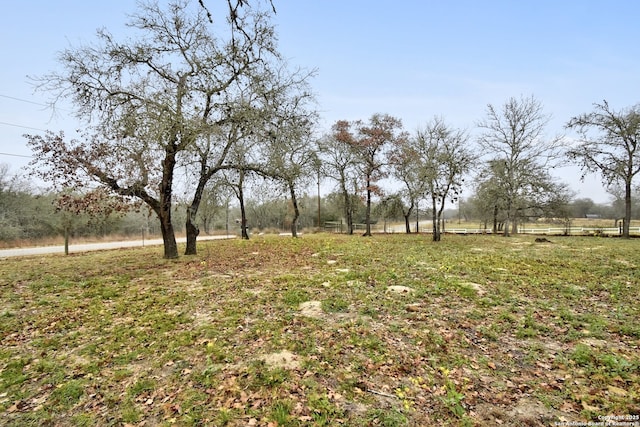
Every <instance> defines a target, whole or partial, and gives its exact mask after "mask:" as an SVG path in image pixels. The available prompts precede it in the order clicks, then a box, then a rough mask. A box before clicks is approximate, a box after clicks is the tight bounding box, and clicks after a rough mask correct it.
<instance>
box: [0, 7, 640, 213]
mask: <svg viewBox="0 0 640 427" xmlns="http://www.w3.org/2000/svg"><path fill="white" fill-rule="evenodd" d="M194 1H195V0H194ZM221 1H222V0H205V2H206V3H207V4H209V5H213V4H214V3H220V2H221ZM273 1H274V5H275V7H276V9H277V15H276V17H275V23H276V25H277V30H278V35H279V40H280V50H281V52H282V53H283V54H284V56H285V57H287V58H289V61H290V63H291V65H299V66H302V67H306V68H317V69H318V75H317V77H316V78H315V80H314V81H313V87H314V90H315V92H316V93H317V95H318V101H319V108H320V110H321V114H322V117H323V125H324V126H325V127H326V128H328V127H329V126H330V125H331V124H332V123H333V122H335V121H336V120H339V119H367V118H368V117H370V116H371V115H372V114H373V113H376V112H380V113H389V114H391V115H394V116H397V117H399V118H401V119H402V120H403V122H404V126H405V129H406V130H408V131H410V132H413V131H414V130H415V129H417V128H418V127H420V126H423V125H424V124H425V123H426V122H427V121H428V120H429V119H430V118H432V117H433V116H434V115H438V116H442V117H443V118H444V119H445V120H446V121H447V122H449V123H450V124H451V125H453V126H457V127H460V128H465V129H467V130H468V131H469V132H470V133H471V134H473V133H474V132H475V129H474V128H475V123H476V122H477V121H478V120H480V119H482V118H483V117H484V114H485V109H486V105H487V104H488V103H491V104H494V105H499V104H501V103H503V102H504V101H505V100H506V99H507V98H509V97H511V96H516V97H519V96H520V95H525V96H529V95H534V96H535V97H536V98H537V99H538V100H540V101H541V102H542V103H543V105H544V106H545V111H546V112H547V113H548V114H551V115H552V116H553V119H552V121H551V123H550V125H549V127H548V129H547V130H548V133H549V135H554V134H557V133H564V132H565V131H564V129H563V125H564V123H565V122H566V121H567V120H568V119H569V118H570V117H571V116H573V115H576V114H579V113H582V112H587V111H590V110H591V108H592V103H594V102H600V101H602V100H603V99H606V100H607V101H609V103H610V104H611V105H612V106H613V107H614V108H624V107H629V106H631V105H634V104H637V103H639V102H640V24H639V23H640V2H638V1H635V0H610V1H607V2H605V1H602V0H600V1H594V0H553V1H550V0H531V1H528V0H511V1H506V0H502V1H498V0H495V1H493V0H482V1H480V0H474V1H473V0H468V1H455V0H452V1H446V2H445V1H431V0H406V1H397V0H396V1H390V0H389V1H374V0H273ZM134 11H135V2H134V1H123V0H111V1H109V2H88V1H80V0H56V1H50V0H46V1H45V0H32V1H24V2H5V4H4V5H3V11H2V15H1V16H0V40H2V49H1V50H0V54H1V55H2V61H1V63H2V64H3V66H2V67H1V68H0V77H1V78H0V152H2V153H9V154H17V155H29V154H30V153H29V151H28V149H27V147H26V145H25V143H24V139H23V138H22V136H21V135H22V134H23V133H25V132H38V131H37V130H36V129H51V130H59V129H64V130H65V131H66V132H67V133H71V132H72V131H73V130H74V129H75V128H76V127H77V125H76V123H75V122H74V121H73V120H72V119H70V118H69V117H68V114H69V112H68V111H64V110H63V111H59V112H58V115H57V116H54V117H53V118H52V117H51V113H50V112H49V111H47V110H43V107H42V106H40V105H36V104H38V103H44V102H45V101H46V96H45V94H42V93H35V94H34V92H33V87H32V86H31V84H30V83H29V81H28V79H27V78H26V76H27V75H34V76H38V75H42V74H44V73H46V72H48V71H50V70H53V69H55V68H56V67H57V63H56V61H55V57H56V52H58V51H60V50H62V49H64V48H66V47H68V46H69V44H73V45H78V44H80V43H83V42H90V41H92V40H94V35H95V30H96V29H97V28H99V27H105V28H107V29H109V30H110V31H111V32H112V33H114V34H116V35H117V34H118V33H120V32H121V31H122V28H123V23H124V22H125V21H126V19H127V18H126V14H127V13H131V12H134ZM12 98H18V99H20V100H26V101H30V102H33V103H36V104H32V103H28V102H24V101H19V100H16V99H12ZM18 126H24V127H28V128H34V129H26V128H23V127H18ZM27 161H28V159H26V158H22V157H15V156H7V155H6V154H2V155H0V162H2V163H9V164H11V165H12V170H13V171H14V173H17V171H18V168H19V166H20V165H23V164H25V163H26V162H27ZM561 173H562V179H563V180H565V181H566V182H569V183H570V184H572V185H576V186H577V185H578V181H577V171H576V170H575V169H573V170H570V169H566V170H563V171H561ZM579 190H580V196H582V197H591V198H593V199H594V200H596V201H602V202H603V201H606V200H607V195H606V194H605V193H604V192H603V191H602V190H601V188H600V185H599V180H598V179H597V178H596V177H592V178H590V179H588V180H587V182H586V183H585V184H582V185H580V188H579Z"/></svg>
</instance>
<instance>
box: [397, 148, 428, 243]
mask: <svg viewBox="0 0 640 427" xmlns="http://www.w3.org/2000/svg"><path fill="white" fill-rule="evenodd" d="M414 142H415V141H414V140H412V139H410V138H400V139H398V140H397V141H396V143H395V145H394V147H393V149H392V150H391V151H390V152H389V163H390V165H391V170H392V173H393V175H394V177H395V178H396V179H398V180H399V181H400V182H401V183H402V185H403V187H404V188H403V190H402V191H401V192H399V193H398V194H397V195H396V196H397V197H396V198H397V200H398V201H399V202H400V205H401V207H402V216H403V217H404V225H405V232H406V233H407V234H409V233H411V225H410V217H411V213H412V212H413V209H414V208H416V207H417V206H418V201H419V200H420V199H421V198H422V197H424V194H425V191H426V189H425V185H426V181H425V180H424V179H423V175H424V173H423V168H422V167H421V164H420V162H418V161H417V158H416V146H415V144H414ZM417 231H418V230H417V229H416V232H417Z"/></svg>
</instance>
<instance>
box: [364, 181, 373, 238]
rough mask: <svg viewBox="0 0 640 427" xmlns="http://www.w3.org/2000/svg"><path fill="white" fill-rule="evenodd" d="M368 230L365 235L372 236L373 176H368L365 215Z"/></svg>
mask: <svg viewBox="0 0 640 427" xmlns="http://www.w3.org/2000/svg"><path fill="white" fill-rule="evenodd" d="M365 226H366V231H365V232H364V234H363V236H371V178H370V177H367V213H366V216H365Z"/></svg>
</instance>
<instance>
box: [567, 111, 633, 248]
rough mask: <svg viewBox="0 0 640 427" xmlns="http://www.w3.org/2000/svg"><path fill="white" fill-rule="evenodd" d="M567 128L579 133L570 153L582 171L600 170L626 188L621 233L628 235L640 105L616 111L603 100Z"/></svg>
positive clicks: (612, 182) (612, 183) (611, 182)
mask: <svg viewBox="0 0 640 427" xmlns="http://www.w3.org/2000/svg"><path fill="white" fill-rule="evenodd" d="M567 128H569V129H575V130H577V131H578V134H579V136H580V139H579V140H578V143H577V144H576V145H575V146H573V147H571V148H570V149H569V150H568V155H569V157H570V158H571V159H572V160H573V161H575V162H576V163H577V164H578V165H580V166H581V167H582V170H583V172H584V173H585V174H586V173H589V172H596V173H599V174H600V175H601V176H602V178H603V181H604V183H605V185H607V186H608V187H611V186H615V185H616V184H619V185H622V187H623V188H624V223H623V227H622V235H623V237H626V238H628V237H629V225H630V222H631V212H632V207H631V205H632V190H633V181H634V179H635V178H636V176H637V175H638V173H639V172H640V104H636V105H635V106H633V107H630V108H627V109H623V110H620V111H616V110H614V109H612V108H611V107H610V106H609V103H607V101H603V103H602V104H594V110H593V111H592V112H590V113H585V114H581V115H579V116H576V117H573V118H572V119H571V120H569V122H568V123H567ZM583 177H584V175H583Z"/></svg>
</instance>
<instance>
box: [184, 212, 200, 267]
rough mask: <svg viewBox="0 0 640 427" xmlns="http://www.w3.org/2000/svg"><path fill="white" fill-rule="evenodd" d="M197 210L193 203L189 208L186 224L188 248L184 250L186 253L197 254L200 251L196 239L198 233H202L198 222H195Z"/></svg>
mask: <svg viewBox="0 0 640 427" xmlns="http://www.w3.org/2000/svg"><path fill="white" fill-rule="evenodd" d="M196 212H197V207H196V208H195V210H194V208H193V204H192V205H191V206H189V208H187V221H186V224H185V229H186V231H187V248H186V249H185V251H184V254H185V255H196V254H197V253H198V252H197V247H196V239H197V238H198V234H200V229H198V226H197V224H196V223H195V222H194V218H195V217H196Z"/></svg>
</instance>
